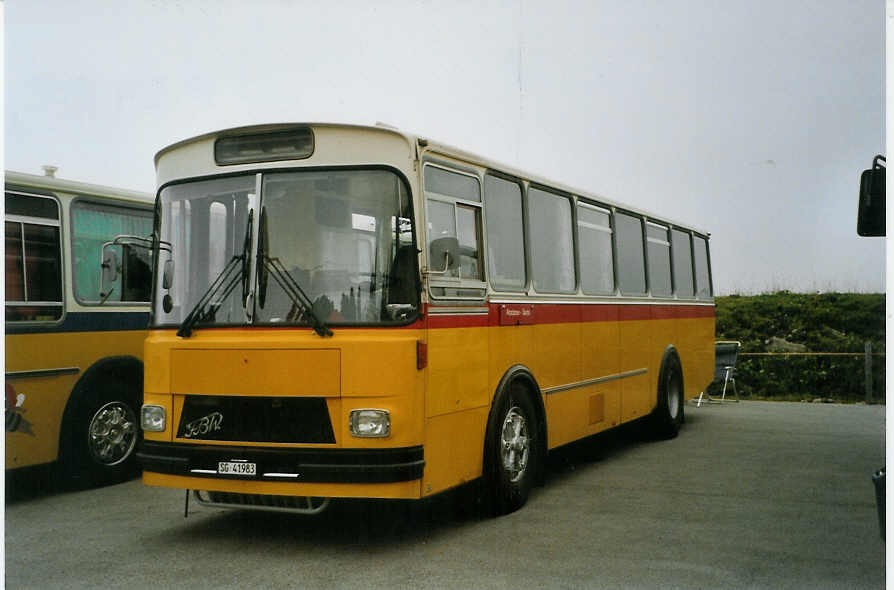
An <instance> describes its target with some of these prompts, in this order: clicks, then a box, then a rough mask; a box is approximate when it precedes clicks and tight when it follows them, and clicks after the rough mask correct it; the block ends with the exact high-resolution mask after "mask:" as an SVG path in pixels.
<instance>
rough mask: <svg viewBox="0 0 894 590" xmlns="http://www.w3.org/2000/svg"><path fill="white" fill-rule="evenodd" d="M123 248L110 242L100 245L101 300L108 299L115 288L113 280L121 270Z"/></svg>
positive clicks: (115, 279) (114, 280)
mask: <svg viewBox="0 0 894 590" xmlns="http://www.w3.org/2000/svg"><path fill="white" fill-rule="evenodd" d="M123 249H124V247H123V246H119V245H117V244H112V243H111V242H110V243H108V244H103V246H102V263H101V265H100V266H101V271H100V272H101V277H100V283H99V285H100V286H99V297H100V299H102V300H103V301H105V300H106V299H108V297H109V295H111V294H112V291H113V290H114V289H115V282H116V281H117V280H118V276H119V274H120V272H121V253H122V250H123Z"/></svg>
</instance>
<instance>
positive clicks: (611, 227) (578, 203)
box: [574, 197, 620, 297]
mask: <svg viewBox="0 0 894 590" xmlns="http://www.w3.org/2000/svg"><path fill="white" fill-rule="evenodd" d="M578 207H584V208H585V209H592V210H594V211H596V212H598V213H604V214H605V215H607V216H608V228H605V229H599V230H596V231H602V232H606V231H607V233H608V235H609V247H610V248H611V259H612V290H611V291H606V292H604V293H587V292H586V291H584V284H583V277H582V276H581V267H580V236H579V233H578V232H579V231H580V226H579V223H580V221H579V220H578V218H577V208H578ZM574 211H575V213H574V220H575V222H574V233H575V242H574V243H575V253H576V256H577V258H578V273H577V277H578V285H579V294H580V295H581V296H582V297H616V296H618V295H619V294H620V291H619V290H618V261H617V248H616V247H615V233H616V232H615V216H614V215H613V208H612V207H611V206H609V205H605V204H603V203H599V202H598V201H593V200H591V199H587V198H585V197H577V198H576V199H575V203H574Z"/></svg>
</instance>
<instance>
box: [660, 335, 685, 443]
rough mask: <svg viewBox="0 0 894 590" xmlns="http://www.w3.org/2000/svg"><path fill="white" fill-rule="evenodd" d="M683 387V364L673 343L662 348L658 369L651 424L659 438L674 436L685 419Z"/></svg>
mask: <svg viewBox="0 0 894 590" xmlns="http://www.w3.org/2000/svg"><path fill="white" fill-rule="evenodd" d="M684 391H685V390H684V388H683V364H682V363H681V362H680V355H679V354H678V353H677V349H676V348H675V347H674V345H673V344H671V345H669V346H668V347H667V348H665V349H664V354H663V355H662V358H661V369H660V370H659V371H658V388H657V392H656V394H657V403H656V405H655V410H654V411H653V412H652V424H653V426H654V428H655V432H656V434H657V435H658V436H659V437H661V438H666V439H670V438H674V437H675V436H677V433H679V431H680V427H681V426H682V425H683V423H684V422H685V420H686V417H685V411H684V409H685V403H684V399H685V396H684Z"/></svg>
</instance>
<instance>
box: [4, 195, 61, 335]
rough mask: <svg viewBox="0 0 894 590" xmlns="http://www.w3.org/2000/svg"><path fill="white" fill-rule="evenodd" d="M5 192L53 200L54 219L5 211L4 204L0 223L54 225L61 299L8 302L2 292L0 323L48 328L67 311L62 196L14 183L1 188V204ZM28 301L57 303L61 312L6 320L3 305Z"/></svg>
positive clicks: (44, 303) (48, 305)
mask: <svg viewBox="0 0 894 590" xmlns="http://www.w3.org/2000/svg"><path fill="white" fill-rule="evenodd" d="M7 194H15V195H20V196H23V197H33V198H39V199H49V200H51V201H53V202H55V203H56V212H57V213H58V217H57V218H56V219H49V218H47V217H30V216H27V215H11V214H9V213H7V212H6V210H5V207H4V211H3V222H4V225H5V223H6V222H7V221H10V222H14V223H19V224H25V223H29V224H32V225H43V226H48V227H58V228H59V283H60V284H59V288H60V290H59V293H60V295H61V301H59V302H56V301H40V302H28V301H19V302H12V303H10V302H9V301H6V300H5V294H4V301H3V324H4V325H5V326H8V325H12V326H16V327H20V326H21V327H29V326H40V327H45V328H49V327H55V326H61V325H62V324H63V323H64V322H65V316H66V314H67V313H68V305H67V303H68V299H69V298H68V291H67V285H68V283H67V281H66V276H67V275H66V267H67V266H68V260H67V259H66V257H65V240H66V239H67V238H66V235H65V233H66V232H65V213H66V208H65V207H64V206H63V204H62V199H61V198H59V196H58V195H57V194H56V193H51V192H47V193H42V192H38V191H34V190H30V189H25V188H19V187H16V186H14V185H10V186H6V187H4V191H3V198H4V203H5V199H6V195H7ZM21 240H22V246H23V250H22V264H24V261H25V251H24V236H22V237H21ZM4 273H5V271H4ZM4 280H5V275H4ZM34 303H38V305H34ZM29 304H30V305H34V306H35V307H50V306H55V305H57V304H58V305H59V306H60V307H62V313H60V314H59V317H58V318H57V319H54V320H19V321H16V320H7V319H6V308H7V307H9V306H19V307H24V306H27V305H29Z"/></svg>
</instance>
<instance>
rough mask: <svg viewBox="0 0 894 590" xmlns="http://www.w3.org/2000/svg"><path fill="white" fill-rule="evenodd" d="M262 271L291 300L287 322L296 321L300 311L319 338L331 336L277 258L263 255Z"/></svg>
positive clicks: (303, 293) (308, 299)
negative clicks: (267, 273)
mask: <svg viewBox="0 0 894 590" xmlns="http://www.w3.org/2000/svg"><path fill="white" fill-rule="evenodd" d="M264 270H265V271H268V272H269V273H270V274H271V275H272V276H273V279H274V280H275V281H276V283H277V284H278V285H279V286H280V288H281V289H282V290H283V291H284V292H285V294H286V295H288V296H289V299H291V300H292V309H291V310H289V313H288V315H287V316H286V319H287V320H291V319H297V318H296V315H297V314H298V312H299V311H300V312H301V313H302V314H303V315H304V316H306V317H307V318H308V319H310V323H311V327H312V328H313V330H314V332H316V333H317V334H319V335H320V336H323V337H325V336H332V330H330V329H329V327H328V326H327V325H326V324H325V323H324V322H323V320H321V319H320V316H319V315H318V314H317V312H316V311H314V305H313V302H312V301H311V300H310V297H308V296H307V293H305V292H304V289H302V288H301V285H299V284H298V282H297V281H296V280H295V279H294V278H293V277H292V275H290V274H289V271H287V270H286V268H285V266H283V264H282V262H281V261H280V260H279V258H271V257H269V256H267V255H266V254H265V255H264Z"/></svg>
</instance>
